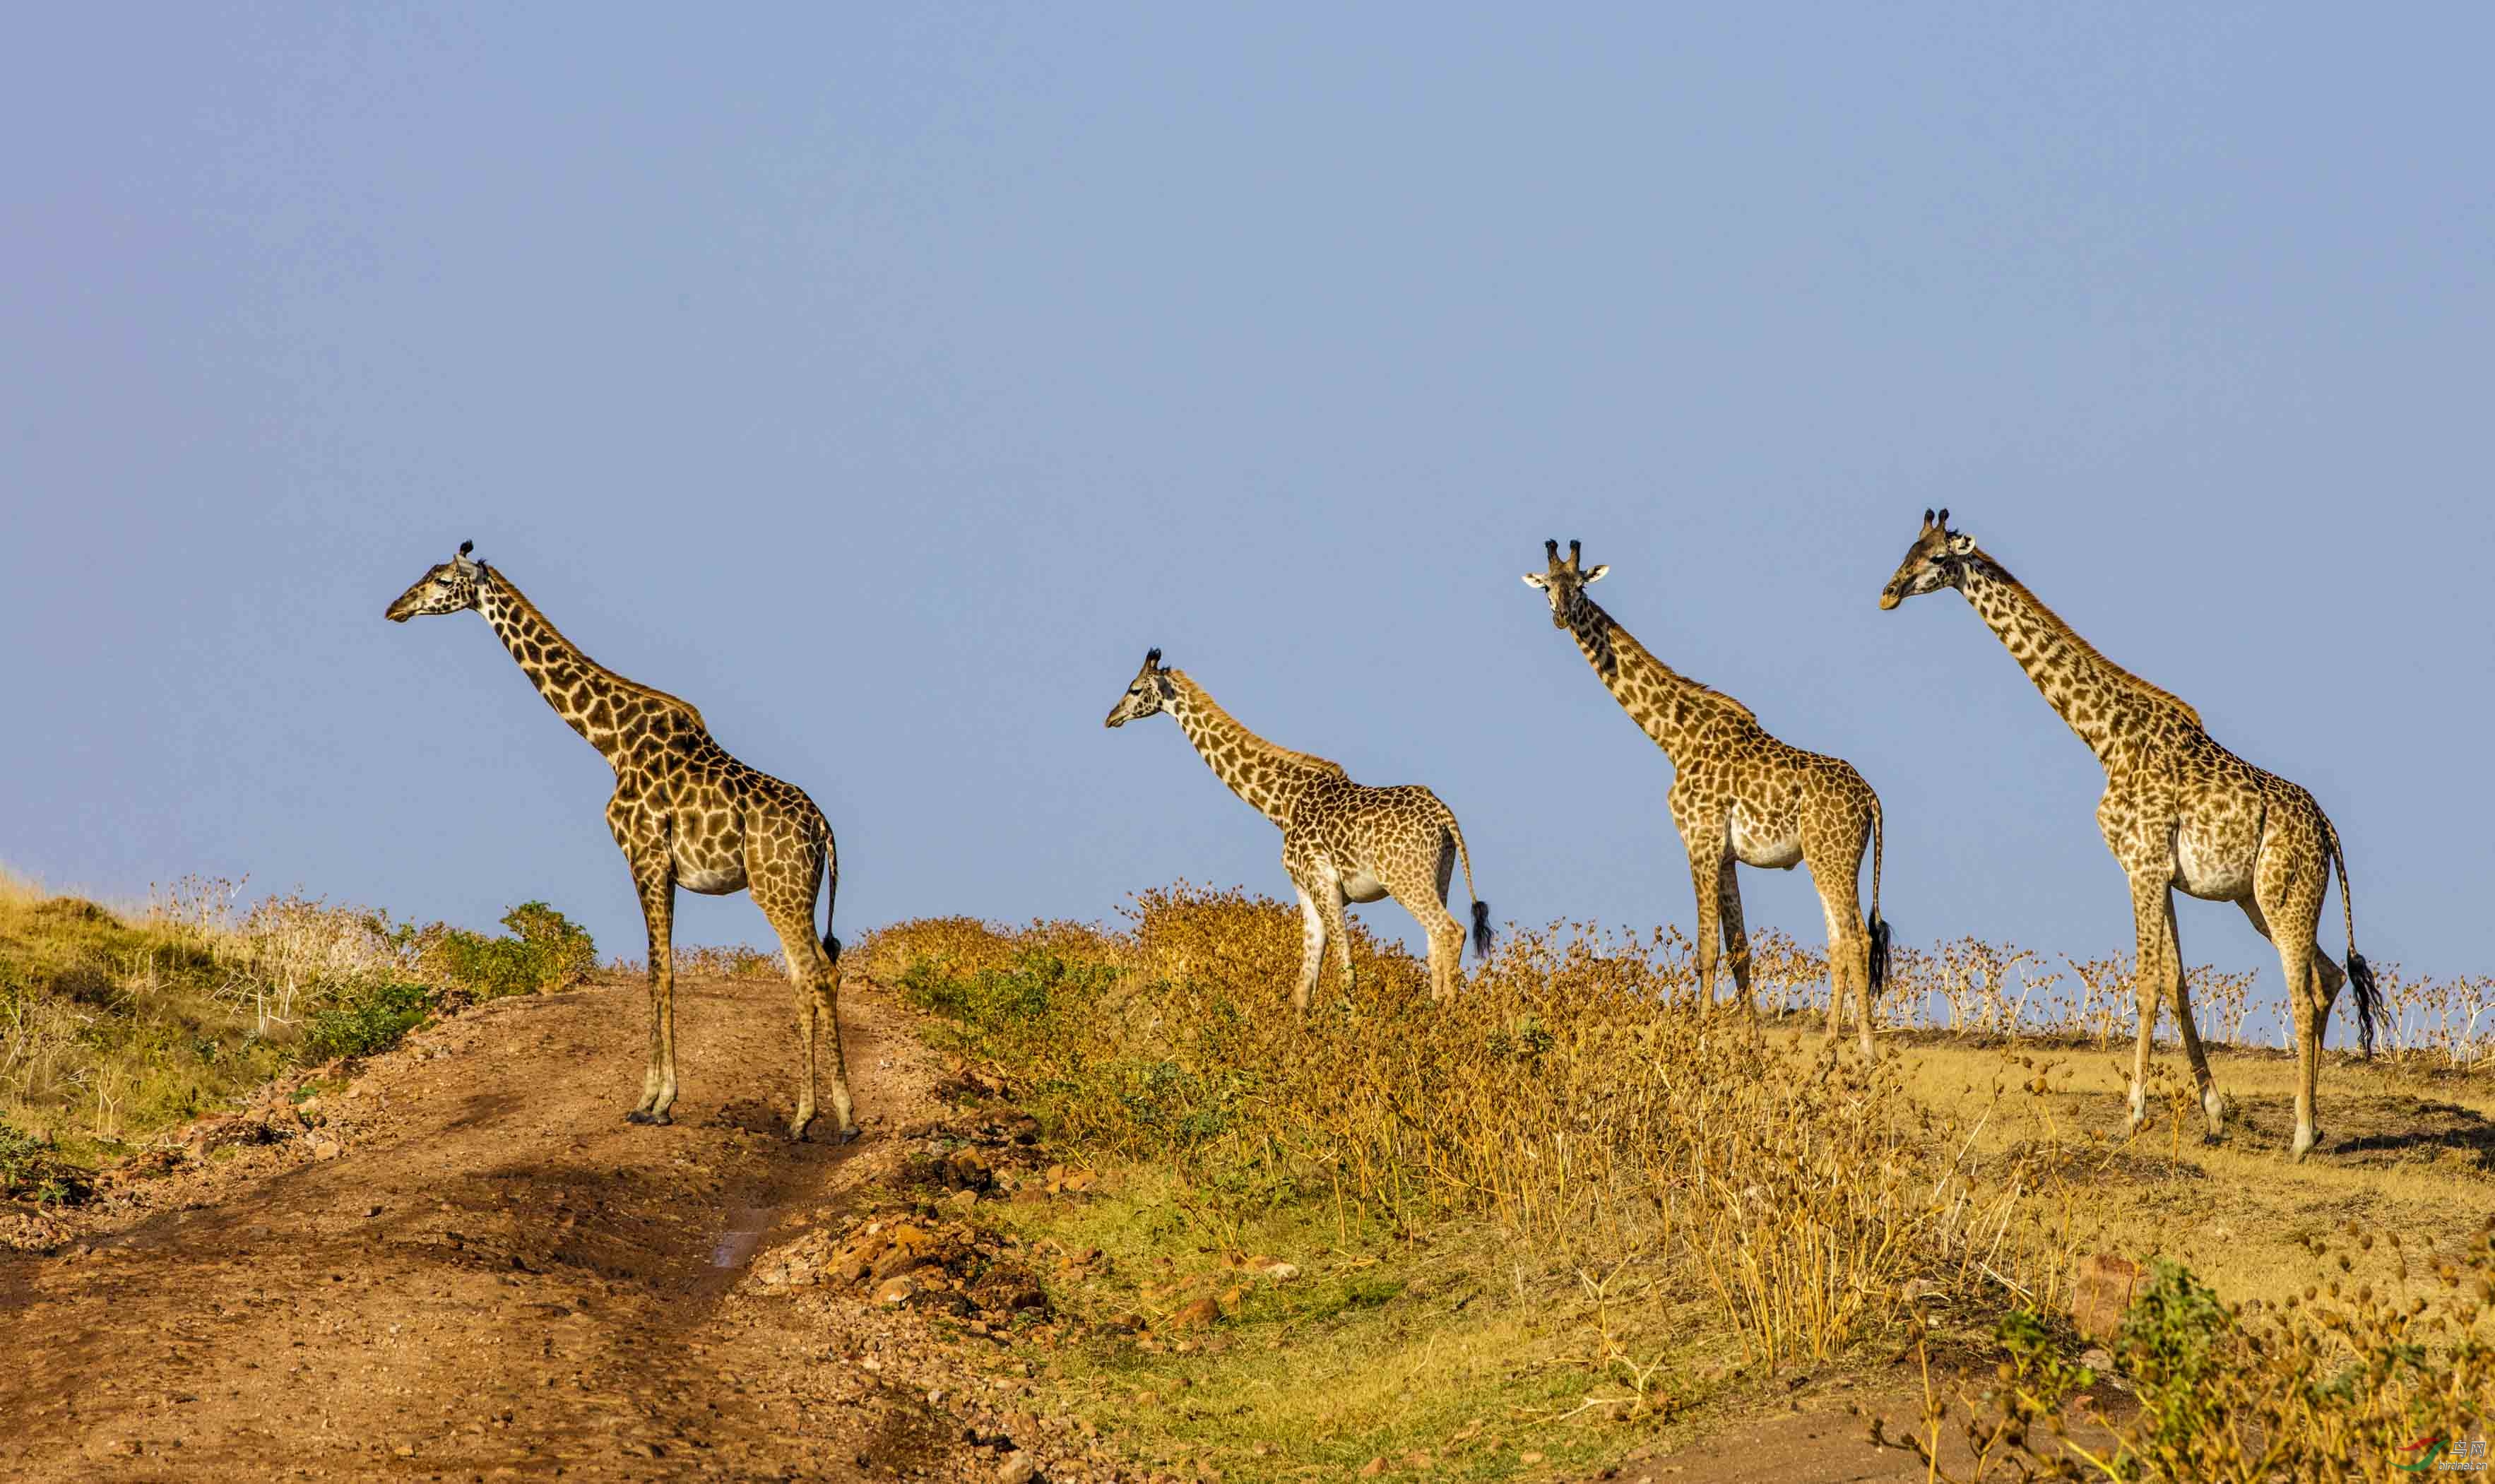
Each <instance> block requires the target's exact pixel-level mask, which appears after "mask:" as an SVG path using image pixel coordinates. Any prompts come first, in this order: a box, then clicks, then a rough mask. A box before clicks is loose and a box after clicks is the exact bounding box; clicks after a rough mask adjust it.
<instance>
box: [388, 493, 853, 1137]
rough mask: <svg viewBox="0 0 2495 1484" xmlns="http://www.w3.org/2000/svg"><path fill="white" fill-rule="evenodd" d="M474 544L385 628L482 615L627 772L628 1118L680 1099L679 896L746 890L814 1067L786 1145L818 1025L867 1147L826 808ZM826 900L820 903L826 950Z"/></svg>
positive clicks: (621, 825)
mask: <svg viewBox="0 0 2495 1484" xmlns="http://www.w3.org/2000/svg"><path fill="white" fill-rule="evenodd" d="M476 545H477V543H476V542H475V541H461V542H460V543H459V551H458V554H457V555H455V556H453V557H452V558H451V559H450V560H449V561H447V562H444V563H441V564H439V565H438V566H435V567H433V568H430V569H428V570H427V571H426V572H425V573H424V575H423V576H421V577H418V578H417V579H416V583H415V585H414V586H412V587H410V588H409V589H408V590H407V591H406V592H404V593H401V594H400V595H399V596H398V598H397V599H396V600H395V601H394V602H392V603H390V605H389V606H388V608H386V609H385V610H384V612H383V616H384V617H385V618H387V619H389V620H390V621H391V622H393V623H405V622H407V621H408V620H409V619H412V618H423V617H429V616H438V615H443V614H449V613H464V612H466V611H468V610H469V609H471V608H474V609H476V610H477V612H478V613H480V614H482V615H483V616H484V618H485V621H486V622H487V623H488V624H490V625H492V627H493V630H494V634H495V636H496V637H497V638H499V639H501V640H502V642H503V647H504V648H505V649H507V650H508V651H509V652H510V656H511V659H512V660H513V661H514V662H516V663H517V664H518V665H519V666H520V671H521V673H523V674H525V675H527V676H528V677H529V683H530V684H532V685H534V686H536V687H537V690H538V694H539V696H544V697H545V700H546V704H548V705H550V706H552V707H553V708H554V710H555V714H556V715H557V716H560V717H562V718H563V720H564V724H565V725H566V726H568V727H570V728H571V729H572V730H574V731H576V732H578V733H580V735H581V736H582V737H583V738H584V739H586V740H587V741H588V743H589V744H590V745H591V746H592V747H595V748H597V749H598V751H599V753H600V755H601V756H602V757H605V759H606V760H607V762H608V764H609V765H611V766H612V767H613V768H614V770H615V792H614V794H613V795H612V796H611V797H610V798H609V799H608V800H607V804H606V826H607V829H608V830H609V832H611V833H612V834H613V835H614V837H615V844H616V845H617V846H618V847H619V848H621V849H622V850H623V851H624V858H625V861H626V863H627V864H628V865H629V866H630V867H631V873H632V883H633V887H634V889H635V891H636V892H637V893H638V895H639V897H640V902H641V914H642V919H643V922H644V923H645V924H646V926H647V927H648V929H649V953H650V969H649V983H650V1053H649V1061H648V1066H647V1068H646V1070H645V1071H644V1073H643V1076H642V1082H641V1098H640V1101H639V1102H638V1103H636V1104H635V1105H634V1106H633V1109H632V1111H631V1113H629V1114H627V1115H626V1117H627V1119H628V1120H630V1121H631V1122H632V1123H636V1124H665V1123H668V1122H671V1119H670V1116H669V1114H668V1109H669V1108H670V1107H671V1106H672V1105H673V1104H674V1102H675V1100H676V1017H675V1004H676V1002H675V961H674V944H673V930H674V919H675V902H676V888H677V887H678V886H682V887H684V888H685V889H686V890H688V891H697V892H701V893H704V894H706V895H724V894H725V893H728V892H733V891H747V892H750V893H752V895H753V897H754V904H755V906H756V907H758V908H760V909H761V910H762V914H763V916H765V917H766V918H768V919H769V920H770V922H771V926H772V929H773V931H774V932H776V933H777V934H778V935H779V937H780V947H781V951H782V952H783V953H784V954H785V956H786V958H787V963H788V981H789V984H790V987H791V988H792V989H793V990H794V992H795V995H796V1008H797V1038H798V1041H799V1044H800V1047H801V1055H802V1058H803V1066H802V1067H800V1069H799V1073H798V1082H797V1109H796V1112H795V1114H794V1115H793V1116H792V1118H791V1119H790V1121H789V1126H788V1134H789V1137H791V1138H799V1139H802V1138H804V1137H805V1136H806V1132H807V1129H808V1128H809V1127H810V1126H811V1125H812V1124H813V1123H814V1119H815V1091H816V1086H815V1084H816V1053H815V1040H816V1020H817V1017H818V1015H819V1017H820V1018H821V1020H822V1022H823V1023H824V1024H825V1025H826V1026H828V1027H829V1029H830V1033H831V1034H830V1042H831V1046H830V1052H831V1057H830V1060H831V1089H830V1092H831V1103H832V1113H833V1115H834V1118H835V1121H836V1124H837V1128H836V1137H838V1138H840V1139H841V1140H843V1141H846V1140H848V1139H853V1138H855V1137H857V1134H858V1125H857V1120H856V1118H855V1116H854V1111H855V1110H854V1107H853V1105H852V1103H851V1101H850V1098H849V1085H848V1076H847V1067H846V1066H845V1064H844V1062H843V1058H842V1054H841V1027H840V982H841V980H840V954H841V944H840V940H839V939H837V938H834V937H833V936H832V935H831V931H830V923H831V916H832V908H833V904H834V902H835V901H836V900H837V899H838V897H839V894H840V860H839V854H838V851H837V850H836V849H835V848H834V845H833V842H832V827H831V824H830V823H829V822H828V821H827V820H825V819H824V818H823V814H822V811H821V810H819V809H817V808H816V807H815V801H814V800H813V799H811V798H808V797H807V796H806V791H805V790H804V789H802V788H798V787H796V786H795V785H794V784H789V783H784V782H782V781H781V780H779V779H777V778H773V777H771V776H770V775H769V774H766V773H761V772H757V771H756V770H755V769H753V768H750V767H747V766H746V765H745V764H744V763H742V762H739V761H737V760H736V758H734V757H730V756H728V753H727V750H726V749H724V748H723V747H721V746H720V745H719V743H718V742H716V741H714V740H712V738H711V734H710V728H709V727H708V726H706V725H705V724H704V723H703V721H702V718H701V713H700V712H698V711H696V710H694V709H693V706H692V705H690V704H688V703H687V702H685V701H682V700H679V699H677V698H676V697H675V696H669V695H668V694H666V693H665V692H663V691H657V690H653V689H651V688H650V687H648V686H645V685H639V684H636V683H634V682H632V681H630V680H627V679H625V678H624V677H623V676H621V675H618V674H616V673H615V672H614V671H613V670H610V669H607V668H606V667H605V666H603V665H599V664H598V663H597V662H595V661H593V660H591V659H590V658H589V657H588V656H587V655H585V654H583V653H581V652H580V650H579V649H578V648H577V647H576V646H575V645H573V644H572V643H571V641H570V640H569V639H567V638H565V637H564V636H563V634H561V633H560V632H559V631H558V630H556V628H555V627H554V625H553V624H552V623H550V622H548V621H547V619H546V617H545V615H544V614H543V613H540V612H539V611H538V608H537V605H536V604H534V603H530V602H529V600H528V599H527V597H526V596H524V595H523V594H522V593H521V592H520V590H519V589H518V588H517V587H515V586H513V585H512V584H511V581H510V579H509V578H508V577H506V576H504V575H503V574H502V573H501V572H497V571H495V570H494V569H492V568H490V567H488V566H486V565H485V564H484V563H483V562H481V561H477V560H475V559H474V558H473V556H472V555H471V553H473V552H474V551H475V550H476ZM818 889H819V890H820V891H821V892H822V893H823V899H824V906H823V922H824V932H823V934H822V936H821V937H820V938H819V939H818V938H817V937H816V933H815V894H816V891H817V890H818Z"/></svg>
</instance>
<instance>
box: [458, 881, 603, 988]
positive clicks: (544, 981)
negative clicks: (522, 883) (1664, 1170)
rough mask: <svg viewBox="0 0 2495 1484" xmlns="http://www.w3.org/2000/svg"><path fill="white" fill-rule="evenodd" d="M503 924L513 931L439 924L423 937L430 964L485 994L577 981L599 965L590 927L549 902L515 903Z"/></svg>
mask: <svg viewBox="0 0 2495 1484" xmlns="http://www.w3.org/2000/svg"><path fill="white" fill-rule="evenodd" d="M503 925H504V926H505V927H507V928H508V929H510V931H511V936H510V937H508V938H488V937H486V936H485V935H483V934H482V933H472V932H470V931H468V930H467V929H466V928H454V927H440V926H437V927H436V928H434V929H432V930H430V931H429V932H428V933H427V934H426V935H424V937H423V939H421V940H420V942H421V952H420V958H421V961H422V963H423V965H424V968H425V969H426V971H427V972H428V973H429V974H432V975H433V976H435V977H437V978H440V979H442V980H443V981H445V982H447V983H448V984H451V985H453V986H455V987H457V988H459V989H463V990H466V991H467V992H468V993H469V994H471V995H474V996H475V997H477V999H479V1000H497V999H500V998H502V997H503V996H505V995H528V994H536V993H538V992H539V991H541V990H549V989H561V988H563V987H564V986H565V985H568V984H576V983H578V982H580V980H582V979H583V978H586V977H587V976H588V974H589V973H590V971H591V970H593V969H595V968H597V967H598V944H597V943H595V942H594V941H593V940H592V939H591V938H590V936H589V933H588V930H587V929H585V928H583V927H581V926H580V925H579V924H578V923H576V922H573V921H572V920H571V919H570V918H569V917H566V916H565V915H564V914H563V913H561V912H557V911H555V910H554V909H553V908H551V907H548V906H547V905H546V904H544V903H543V902H523V903H521V904H520V905H519V906H517V907H514V908H512V909H511V910H510V911H509V912H505V913H504V914H503Z"/></svg>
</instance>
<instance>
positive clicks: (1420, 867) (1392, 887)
mask: <svg viewBox="0 0 2495 1484" xmlns="http://www.w3.org/2000/svg"><path fill="white" fill-rule="evenodd" d="M1441 860H1443V856H1442V857H1441ZM1383 874H1384V876H1385V879H1386V890H1387V893H1388V894H1389V895H1390V896H1392V897H1394V898H1395V900H1396V901H1397V902H1398V903H1400V904H1401V905H1402V908H1403V910H1404V911H1405V912H1410V913H1411V914H1412V920H1413V921H1415V922H1417V923H1419V924H1421V931H1422V932H1424V933H1427V934H1429V935H1430V998H1431V999H1432V1001H1443V1000H1445V999H1446V998H1447V997H1448V996H1450V995H1452V994H1454V993H1455V992H1456V982H1457V980H1458V979H1459V978H1461V977H1462V976H1463V957H1464V930H1463V925H1462V924H1460V923H1458V922H1457V921H1456V918H1455V914H1454V913H1452V912H1448V911H1447V901H1446V886H1445V884H1444V883H1445V881H1446V879H1447V878H1446V872H1445V869H1444V868H1443V866H1442V865H1441V864H1440V863H1439V862H1414V863H1412V864H1411V865H1409V866H1403V865H1398V866H1393V867H1389V868H1388V869H1387V870H1386V871H1385V872H1384V873H1383Z"/></svg>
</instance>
